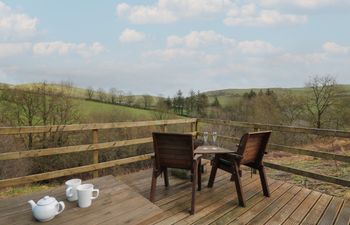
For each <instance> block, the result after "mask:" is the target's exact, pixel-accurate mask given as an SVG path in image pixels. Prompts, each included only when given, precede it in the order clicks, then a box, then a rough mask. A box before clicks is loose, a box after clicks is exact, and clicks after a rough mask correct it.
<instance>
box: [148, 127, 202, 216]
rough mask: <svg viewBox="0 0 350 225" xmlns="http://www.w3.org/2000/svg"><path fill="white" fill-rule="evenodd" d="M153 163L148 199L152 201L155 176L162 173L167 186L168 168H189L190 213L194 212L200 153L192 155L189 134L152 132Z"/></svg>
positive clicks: (199, 183) (199, 182)
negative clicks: (190, 187) (190, 185)
mask: <svg viewBox="0 0 350 225" xmlns="http://www.w3.org/2000/svg"><path fill="white" fill-rule="evenodd" d="M153 145H154V153H155V157H154V163H153V173H152V185H151V193H150V201H151V202H154V196H155V191H156V184H157V177H158V176H159V175H160V174H162V173H164V183H165V186H166V187H167V186H169V178H168V171H167V169H168V168H179V169H186V170H191V180H192V203H191V211H190V213H191V214H192V215H193V214H194V213H195V199H196V183H197V182H198V190H199V191H200V190H201V173H200V169H199V168H200V165H201V155H198V154H196V155H194V141H193V138H192V135H191V134H175V133H153Z"/></svg>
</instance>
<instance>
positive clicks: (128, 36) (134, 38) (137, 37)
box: [119, 29, 145, 43]
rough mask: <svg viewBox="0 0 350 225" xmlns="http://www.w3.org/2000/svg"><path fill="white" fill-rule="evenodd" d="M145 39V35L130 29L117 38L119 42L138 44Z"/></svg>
mask: <svg viewBox="0 0 350 225" xmlns="http://www.w3.org/2000/svg"><path fill="white" fill-rule="evenodd" d="M143 39H145V34H144V33H142V32H138V31H136V30H132V29H125V30H124V31H123V32H122V34H121V35H120V36H119V41H120V42H125V43H128V42H139V41H142V40H143Z"/></svg>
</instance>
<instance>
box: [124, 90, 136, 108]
mask: <svg viewBox="0 0 350 225" xmlns="http://www.w3.org/2000/svg"><path fill="white" fill-rule="evenodd" d="M125 101H126V104H127V105H128V106H131V105H132V104H133V103H134V101H135V96H134V95H133V94H132V93H131V92H130V91H129V92H128V94H127V95H126V96H125Z"/></svg>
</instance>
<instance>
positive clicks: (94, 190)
mask: <svg viewBox="0 0 350 225" xmlns="http://www.w3.org/2000/svg"><path fill="white" fill-rule="evenodd" d="M94 192H96V196H92V197H91V199H96V198H97V197H98V195H99V194H100V190H98V189H93V190H92V194H93V193H94Z"/></svg>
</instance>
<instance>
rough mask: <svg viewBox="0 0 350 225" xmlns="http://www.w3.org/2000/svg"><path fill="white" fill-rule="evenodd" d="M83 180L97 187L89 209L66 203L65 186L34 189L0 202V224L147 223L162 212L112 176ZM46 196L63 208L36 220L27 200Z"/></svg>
mask: <svg viewBox="0 0 350 225" xmlns="http://www.w3.org/2000/svg"><path fill="white" fill-rule="evenodd" d="M83 183H92V184H94V185H95V187H96V188H98V189H100V195H99V197H98V198H97V199H96V200H93V202H92V205H91V206H90V207H89V208H84V209H82V208H79V207H78V206H77V202H68V201H67V200H66V197H65V191H64V188H65V187H64V186H62V187H59V188H54V189H51V190H46V191H40V192H35V193H32V194H30V195H26V196H20V197H15V198H9V199H3V200H1V201H0V224H1V225H2V224H3V225H8V224H11V225H12V224H13V225H14V224H21V225H22V224H46V225H52V224H74V225H79V224H84V225H88V224H94V225H95V224H141V223H142V224H147V223H151V222H153V221H155V220H156V219H158V218H159V217H160V216H161V215H160V214H161V213H162V210H161V209H159V208H158V207H157V206H156V205H154V204H152V203H151V202H150V201H148V200H147V199H145V198H144V197H143V196H141V195H140V194H139V193H137V192H136V191H134V190H133V189H131V188H130V187H129V186H127V185H126V184H125V183H123V182H122V181H121V180H119V179H117V178H115V177H113V176H105V177H100V178H96V179H93V180H90V181H84V182H83ZM45 195H49V196H53V197H55V198H56V199H57V200H58V201H64V203H65V205H66V208H65V210H64V211H63V212H62V213H61V214H59V215H57V216H56V217H55V218H54V219H53V220H51V221H49V222H45V223H41V222H37V221H36V220H35V219H34V218H33V216H32V212H31V207H30V205H29V204H28V203H27V201H28V200H31V199H33V200H34V201H35V202H37V201H38V200H39V199H40V198H42V197H43V196H45Z"/></svg>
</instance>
